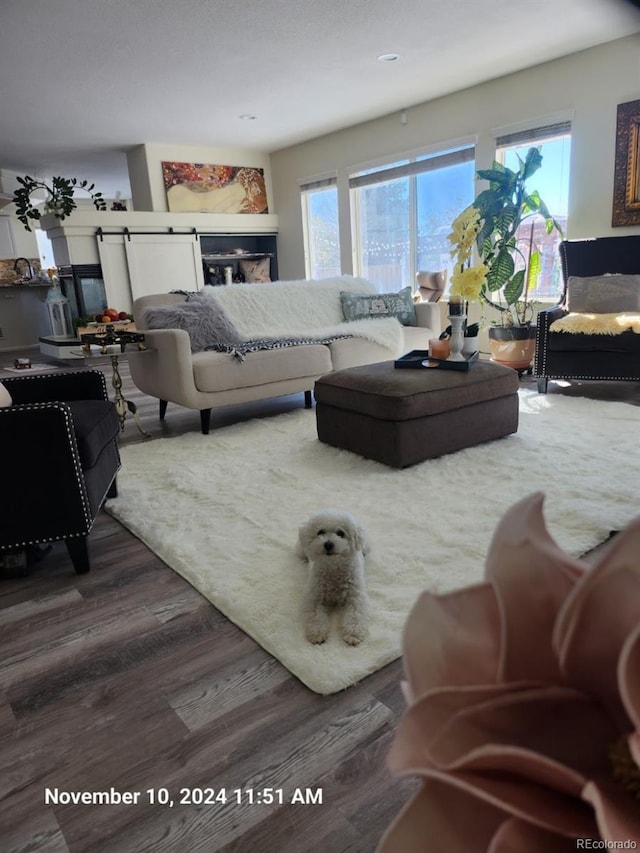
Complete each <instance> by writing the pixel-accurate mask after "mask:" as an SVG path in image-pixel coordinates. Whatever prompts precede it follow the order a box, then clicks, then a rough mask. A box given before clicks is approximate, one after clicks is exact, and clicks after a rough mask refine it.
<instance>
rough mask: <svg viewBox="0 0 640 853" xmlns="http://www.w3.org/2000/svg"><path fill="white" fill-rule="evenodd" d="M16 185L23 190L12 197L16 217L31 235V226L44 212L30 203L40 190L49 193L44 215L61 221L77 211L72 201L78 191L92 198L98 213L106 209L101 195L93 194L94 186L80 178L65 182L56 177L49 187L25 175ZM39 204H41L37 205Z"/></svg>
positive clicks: (47, 184)
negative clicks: (47, 214) (82, 191)
mask: <svg viewBox="0 0 640 853" xmlns="http://www.w3.org/2000/svg"><path fill="white" fill-rule="evenodd" d="M17 181H18V183H19V184H20V185H21V186H20V188H19V189H17V190H16V191H15V192H14V194H13V203H14V204H15V206H16V214H17V217H18V219H19V220H20V222H22V224H23V225H24V227H25V228H26V229H27V231H31V225H30V222H31V221H32V220H38V219H40V217H41V216H42V212H41V211H40V210H39V208H38V207H36V205H35V204H34V203H33V201H32V199H31V196H32V195H33V193H34V192H36V191H37V190H44V191H45V192H46V193H47V198H46V199H45V201H44V212H45V213H53V215H54V216H56V217H57V218H58V219H60V220H62V219H65V218H66V217H67V216H69V214H70V213H71V211H72V210H74V209H75V208H76V207H77V205H76V202H75V199H74V197H73V194H74V192H75V190H76V189H79V190H84V192H86V193H88V194H89V197H90V198H91V201H92V202H93V204H94V205H95V208H96V210H106V209H107V205H106V202H105V200H104V199H103V198H102V193H100V192H94V187H95V184H89V181H86V180H85V181H79V180H78V179H77V178H62V177H60V176H59V175H57V176H55V177H53V178H51V182H50V183H47V182H46V181H44V180H43V181H41V180H38V179H36V178H32V177H31V176H30V175H25V176H24V178H21V177H18V178H17ZM40 203H41V202H38V204H40Z"/></svg>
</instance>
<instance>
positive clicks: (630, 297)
mask: <svg viewBox="0 0 640 853" xmlns="http://www.w3.org/2000/svg"><path fill="white" fill-rule="evenodd" d="M567 303H568V307H569V311H570V312H571V313H572V314H624V313H627V312H629V311H640V275H623V274H621V273H615V274H612V275H593V276H588V277H586V278H581V277H580V276H577V275H570V276H569V280H568V282H567Z"/></svg>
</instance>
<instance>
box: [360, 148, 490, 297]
mask: <svg viewBox="0 0 640 853" xmlns="http://www.w3.org/2000/svg"><path fill="white" fill-rule="evenodd" d="M474 156H475V150H474V148H473V147H471V146H469V147H464V148H458V149H454V150H450V151H446V152H442V153H439V154H436V155H427V156H422V157H416V158H414V159H411V160H401V161H398V162H396V163H393V164H390V165H387V166H385V167H384V168H379V169H372V170H369V171H366V172H360V173H359V174H357V175H352V176H351V178H350V179H349V186H350V188H351V208H352V216H353V240H354V256H355V264H354V266H355V270H354V272H355V274H356V275H362V276H364V278H367V279H369V281H372V282H374V284H376V285H377V287H378V289H379V290H380V291H397V290H400V289H401V288H403V287H406V286H407V285H411V286H413V284H414V282H415V275H416V272H417V271H418V270H432V271H437V270H443V269H446V270H448V271H450V270H451V258H450V255H449V250H450V245H449V241H448V240H447V235H448V233H449V231H450V226H451V222H452V221H453V220H454V219H455V217H456V216H457V215H458V214H459V213H460V211H461V210H462V209H463V208H465V207H467V205H469V204H471V202H472V201H473V189H474V185H473V178H474V174H475V164H474Z"/></svg>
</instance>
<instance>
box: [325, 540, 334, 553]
mask: <svg viewBox="0 0 640 853" xmlns="http://www.w3.org/2000/svg"><path fill="white" fill-rule="evenodd" d="M324 550H325V551H326V552H327V554H330V553H331V552H332V551H333V542H329V541H327V542H325V543H324Z"/></svg>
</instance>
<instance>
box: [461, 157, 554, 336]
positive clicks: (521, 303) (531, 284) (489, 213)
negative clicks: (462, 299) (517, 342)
mask: <svg viewBox="0 0 640 853" xmlns="http://www.w3.org/2000/svg"><path fill="white" fill-rule="evenodd" d="M518 161H519V167H518V169H517V170H516V171H514V170H513V169H509V168H507V166H504V165H503V164H502V163H498V162H497V161H494V163H493V166H492V167H491V169H480V170H478V172H477V176H478V178H480V179H481V180H485V181H488V182H489V189H486V190H483V191H482V192H480V193H479V194H478V196H477V197H476V199H475V201H474V202H473V204H472V207H473V208H475V209H476V210H477V211H478V216H479V218H480V221H481V227H480V229H479V231H478V233H477V236H476V247H477V251H478V255H479V258H480V260H481V261H482V263H483V264H484V265H485V266H486V267H487V276H486V283H485V285H484V287H483V289H482V293H481V297H482V299H483V301H484V302H485V303H487V304H488V305H491V306H492V307H493V308H495V309H496V310H497V311H498V312H499V317H500V323H501V325H503V326H527V325H530V324H531V321H532V319H533V310H532V308H531V304H530V300H529V294H530V292H531V290H532V289H533V288H535V285H536V282H537V280H538V277H539V275H540V270H541V261H540V252H539V250H538V248H537V247H536V245H535V242H534V226H535V222H534V217H535V216H537V215H540V216H542V217H543V219H544V222H545V228H546V231H547V234H551V233H552V232H553V231H554V229H555V230H557V231H558V233H559V234H560V235H561V236H563V234H562V229H561V227H560V226H559V225H558V223H557V222H556V220H555V219H554V218H553V217H552V216H551V214H550V213H549V210H548V208H547V205H546V204H545V203H544V201H543V200H542V199H541V198H540V193H539V192H538V191H537V190H529V189H527V182H528V181H529V179H530V178H531V177H532V175H534V174H535V173H536V172H537V171H538V169H539V168H540V166H541V165H542V154H541V153H540V149H539V148H530V149H529V150H528V151H527V154H526V156H525V158H524V160H523V159H522V158H521V157H519V156H518ZM528 221H530V228H529V232H528V235H527V237H526V239H523V235H522V231H520V233H518V232H519V229H520V228H521V226H522V225H523V224H524V223H525V222H528Z"/></svg>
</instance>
